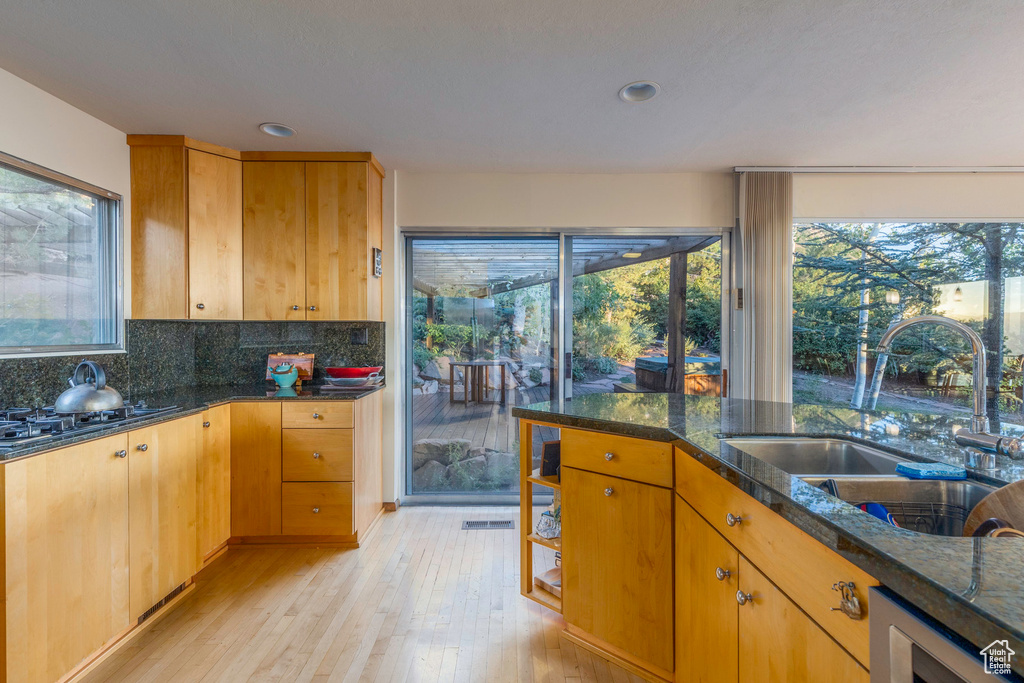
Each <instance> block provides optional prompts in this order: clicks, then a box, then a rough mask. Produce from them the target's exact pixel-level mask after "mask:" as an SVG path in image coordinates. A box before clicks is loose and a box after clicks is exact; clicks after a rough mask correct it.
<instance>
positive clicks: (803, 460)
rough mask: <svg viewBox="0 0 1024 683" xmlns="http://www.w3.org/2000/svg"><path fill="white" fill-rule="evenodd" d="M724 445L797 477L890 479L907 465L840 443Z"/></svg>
mask: <svg viewBox="0 0 1024 683" xmlns="http://www.w3.org/2000/svg"><path fill="white" fill-rule="evenodd" d="M725 443H727V444H729V445H730V446H732V447H733V448H735V449H736V450H739V451H743V452H744V453H749V454H750V455H752V456H754V457H755V458H758V459H759V460H763V461H764V462H766V463H768V464H769V465H774V466H775V467H778V468H779V469H780V470H782V471H783V472H788V473H789V474H795V475H798V476H803V475H828V476H830V477H842V476H853V475H860V476H865V475H875V476H879V475H882V476H884V475H893V474H895V473H896V465H898V464H899V463H901V462H906V461H907V460H906V458H901V457H899V456H897V455H892V454H890V453H885V452H884V451H880V450H877V449H874V448H871V447H869V446H862V445H860V444H857V443H853V442H852V441H845V440H843V439H806V438H799V437H788V436H780V437H741V438H735V439H725Z"/></svg>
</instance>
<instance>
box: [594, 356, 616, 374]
mask: <svg viewBox="0 0 1024 683" xmlns="http://www.w3.org/2000/svg"><path fill="white" fill-rule="evenodd" d="M594 369H595V370H596V371H597V372H598V374H601V375H610V374H612V373H613V372H615V371H616V370H618V369H619V364H618V363H617V362H616V361H615V359H614V358H608V357H607V356H601V357H600V358H595V359H594Z"/></svg>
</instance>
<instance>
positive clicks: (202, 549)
mask: <svg viewBox="0 0 1024 683" xmlns="http://www.w3.org/2000/svg"><path fill="white" fill-rule="evenodd" d="M202 420H203V421H202V432H201V436H200V437H199V438H200V439H201V441H200V443H201V447H200V449H199V463H198V465H197V467H196V475H197V488H196V540H197V543H198V546H197V557H196V561H197V563H198V565H199V566H200V567H202V565H203V562H204V561H205V560H206V559H207V558H208V557H209V556H210V555H211V554H213V553H214V552H216V551H217V550H219V549H220V547H221V546H222V545H223V544H224V543H226V542H227V540H228V538H229V537H230V536H231V406H230V405H227V404H226V405H220V406H215V407H213V408H210V409H209V410H207V411H206V412H204V413H203V416H202Z"/></svg>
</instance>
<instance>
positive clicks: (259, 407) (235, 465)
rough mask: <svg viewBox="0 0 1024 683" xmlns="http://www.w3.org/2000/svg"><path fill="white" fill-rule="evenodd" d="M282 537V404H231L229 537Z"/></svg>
mask: <svg viewBox="0 0 1024 683" xmlns="http://www.w3.org/2000/svg"><path fill="white" fill-rule="evenodd" d="M280 533H281V404H280V403H277V402H274V401H252V402H249V403H232V404H231V535H232V536H273V535H277V534H280Z"/></svg>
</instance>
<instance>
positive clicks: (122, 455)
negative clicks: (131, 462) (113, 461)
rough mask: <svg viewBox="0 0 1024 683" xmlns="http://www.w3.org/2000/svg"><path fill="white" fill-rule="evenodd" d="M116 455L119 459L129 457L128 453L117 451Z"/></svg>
mask: <svg viewBox="0 0 1024 683" xmlns="http://www.w3.org/2000/svg"><path fill="white" fill-rule="evenodd" d="M114 455H116V456H117V457H119V458H127V457H128V451H115V452H114Z"/></svg>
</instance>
